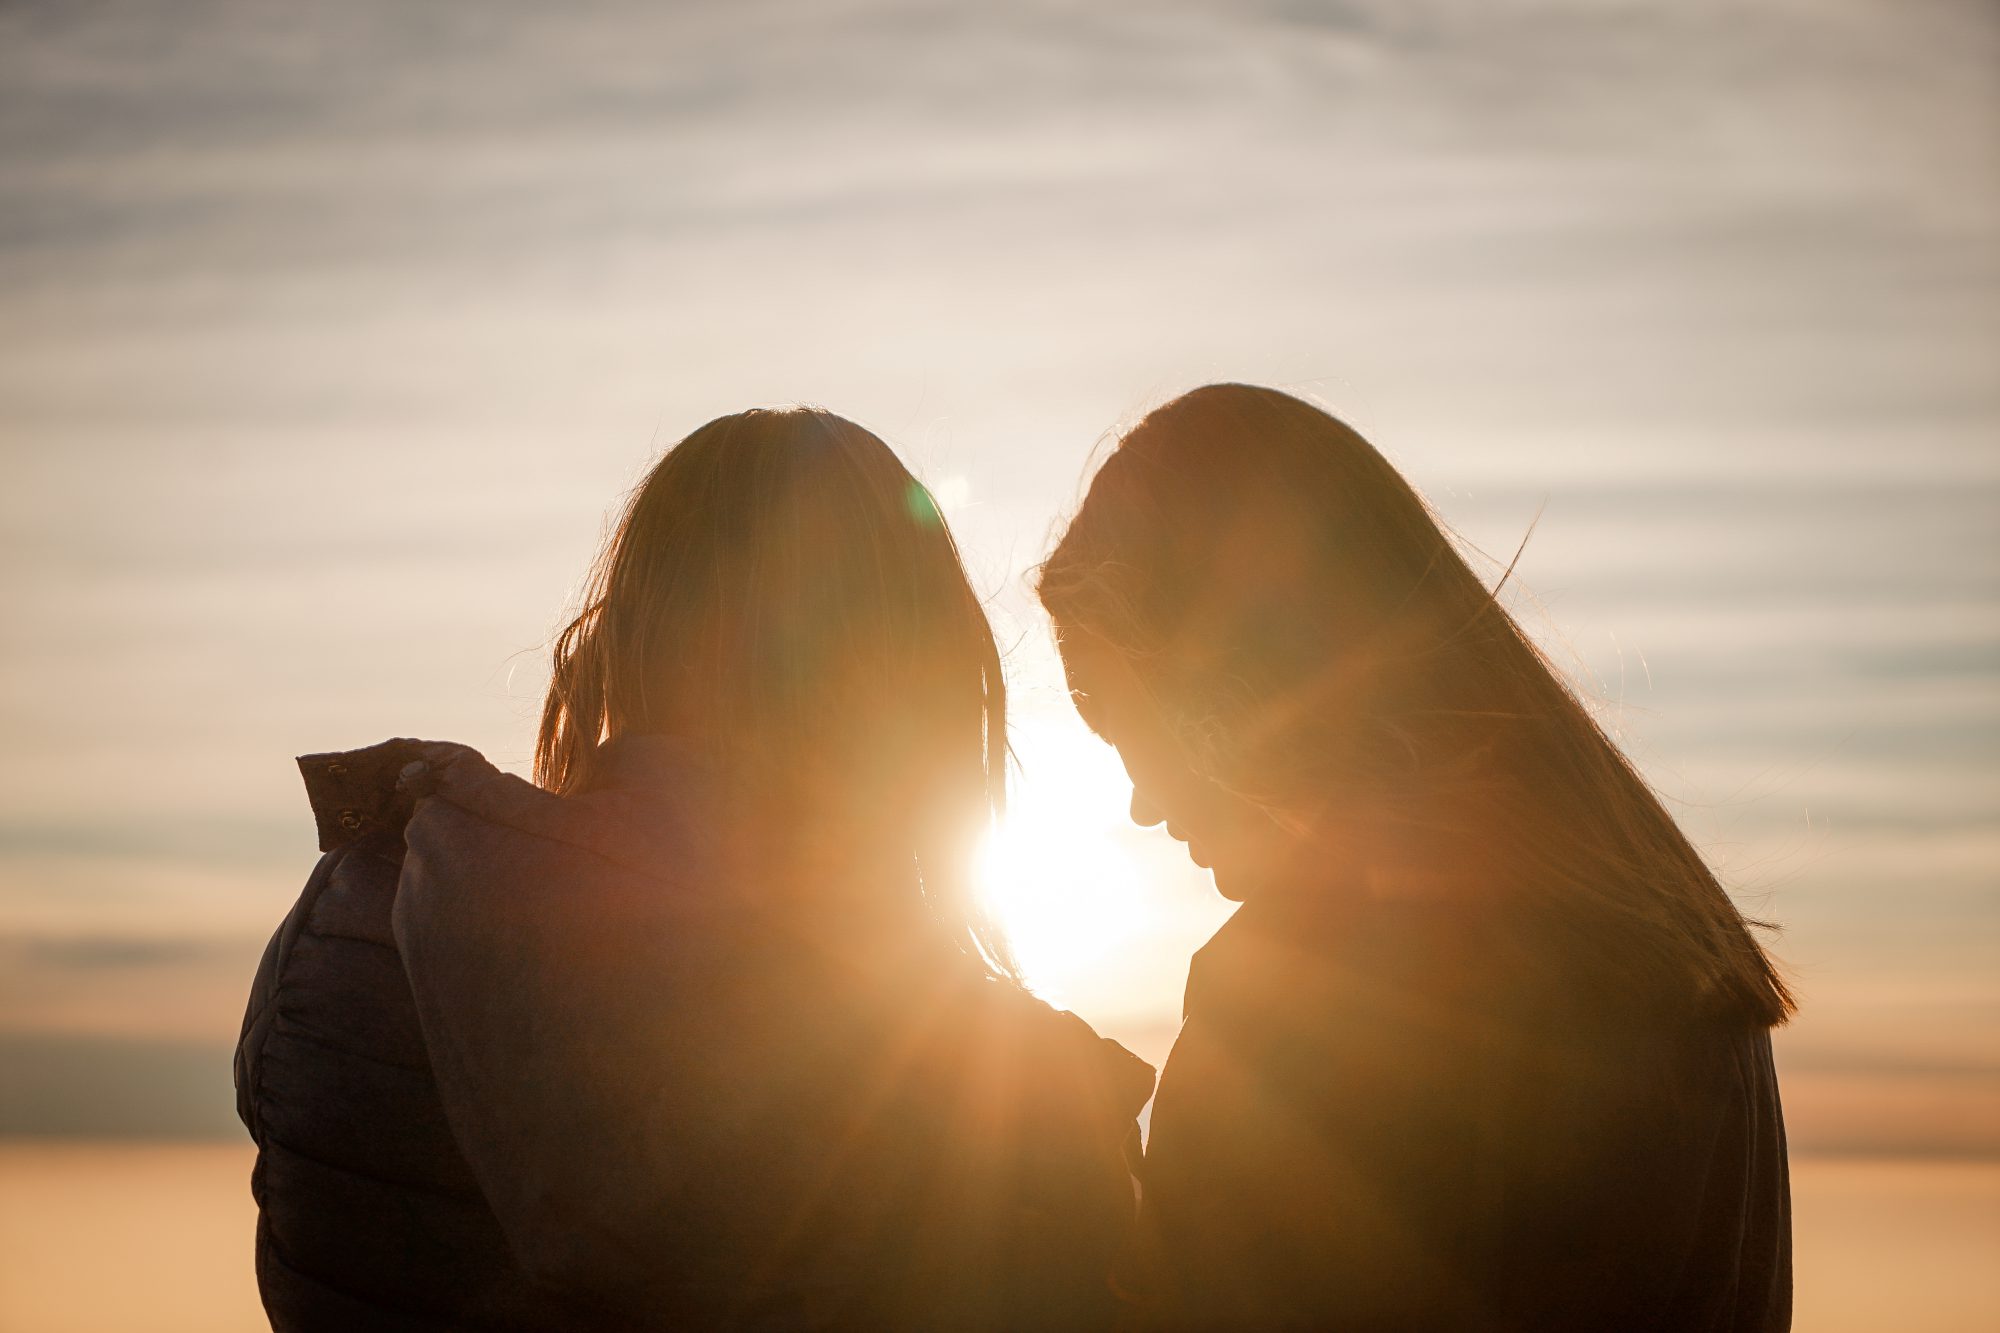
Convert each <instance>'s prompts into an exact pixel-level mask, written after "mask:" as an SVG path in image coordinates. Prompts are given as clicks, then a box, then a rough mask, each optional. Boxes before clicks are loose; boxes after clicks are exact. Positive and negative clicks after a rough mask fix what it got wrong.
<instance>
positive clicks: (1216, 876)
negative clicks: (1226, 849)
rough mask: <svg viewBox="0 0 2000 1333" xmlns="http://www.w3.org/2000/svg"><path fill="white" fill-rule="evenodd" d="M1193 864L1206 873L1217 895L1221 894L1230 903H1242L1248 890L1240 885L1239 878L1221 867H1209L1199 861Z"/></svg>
mask: <svg viewBox="0 0 2000 1333" xmlns="http://www.w3.org/2000/svg"><path fill="white" fill-rule="evenodd" d="M1195 864H1196V865H1198V866H1201V867H1202V868H1203V869H1204V870H1206V871H1208V877H1209V879H1210V880H1212V881H1213V882H1214V884H1215V891H1216V892H1217V893H1219V894H1221V895H1222V896H1223V897H1225V898H1227V899H1228V900H1229V901H1230V902H1232V903H1240V902H1242V901H1243V897H1244V894H1245V893H1246V892H1247V891H1248V890H1247V887H1246V886H1245V885H1243V884H1242V883H1241V880H1240V877H1239V876H1237V875H1236V874H1234V873H1232V872H1231V871H1229V870H1227V869H1225V868H1223V867H1221V866H1211V865H1207V864H1205V863H1204V862H1201V861H1196V862H1195Z"/></svg>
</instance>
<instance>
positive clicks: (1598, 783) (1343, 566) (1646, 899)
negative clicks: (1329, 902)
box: [1039, 384, 1793, 1024]
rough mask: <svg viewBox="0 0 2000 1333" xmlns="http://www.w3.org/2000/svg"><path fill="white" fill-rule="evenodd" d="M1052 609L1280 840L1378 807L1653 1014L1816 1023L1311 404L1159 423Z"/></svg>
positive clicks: (1123, 449) (1376, 461)
mask: <svg viewBox="0 0 2000 1333" xmlns="http://www.w3.org/2000/svg"><path fill="white" fill-rule="evenodd" d="M1039 591H1040V594H1041V598H1042V601H1043V603H1044V605H1045V606H1046V607H1047V608H1048V610H1049V613H1050V615H1051V616H1052V618H1053V619H1054V621H1055V624H1056V626H1057V630H1058V633H1059V634H1063V635H1070V634H1079V633H1082V634H1088V635H1090V636H1092V637H1093V638H1094V639H1096V640H1097V641H1099V642H1100V643H1102V644H1106V645H1109V646H1110V647H1111V648H1112V649H1114V650H1115V651H1117V652H1118V653H1119V654H1120V655H1122V656H1123V657H1124V658H1125V660H1126V661H1127V662H1128V663H1129V664H1130V665H1131V667H1132V670H1133V675H1134V676H1135V677H1136V678H1137V679H1138V680H1139V682H1140V683H1141V685H1142V686H1143V687H1144V688H1145V689H1146V691H1147V693H1148V694H1149V695H1150V696H1151V698H1152V700H1153V703H1154V705H1155V707H1156V708H1157V709H1158V711H1159V713H1160V715H1161V717H1162V719H1163V720H1164V721H1165V722H1166V723H1167V725H1168V727H1169V729H1170V731H1172V732H1173V734H1174V735H1175V736H1176V737H1177V739H1178V740H1179V742H1180V745H1181V748H1182V749H1183V751H1184V753H1185V754H1186V756H1187V758H1188V760H1189V762H1190V763H1191V765H1192V766H1193V767H1194V768H1195V769H1196V771H1198V772H1200V773H1202V774H1204V775H1205V776H1207V777H1208V778H1210V779H1211V780H1213V781H1215V782H1217V783H1218V784H1220V785H1222V786H1223V787H1225V788H1227V789H1229V790H1231V791H1234V792H1236V793H1238V794H1239V795H1242V796H1245V797H1246V798H1248V799H1250V800H1252V801H1255V802H1257V803H1258V804H1260V805H1262V806H1264V807H1265V808H1266V809H1267V810H1270V811H1272V812H1273V814H1274V815H1275V816H1277V817H1279V818H1280V819H1281V820H1283V821H1291V822H1298V821H1300V820H1301V819H1303V820H1304V821H1306V822H1310V821H1312V820H1315V819H1321V818H1338V812H1339V811H1340V810H1341V809H1342V808H1343V807H1348V808H1365V809H1366V810H1367V811H1368V812H1369V816H1370V818H1372V819H1375V820H1377V821H1382V822H1386V823H1389V824H1393V825H1401V826H1402V828H1403V835H1404V836H1405V837H1410V836H1414V837H1416V838H1419V839H1425V838H1428V839H1436V840H1437V841H1438V842H1439V843H1440V844H1442V845H1446V846H1452V847H1456V848H1461V849H1466V850H1469V851H1471V852H1472V853H1473V858H1474V859H1473V860H1472V862H1471V867H1470V868H1473V869H1475V870H1476V871H1478V872H1481V873H1480V874H1479V875H1475V877H1476V878H1486V880H1487V883H1488V887H1489V888H1490V889H1492V891H1493V892H1495V893H1498V892H1499V891H1500V890H1499V888H1498V887H1497V886H1499V885H1503V884H1504V885H1506V886H1507V890H1506V891H1507V892H1509V893H1515V894H1518V895H1520V897H1519V898H1518V899H1516V900H1515V907H1516V908H1519V909H1522V910H1530V911H1534V912H1536V913H1538V918H1537V919H1540V920H1544V921H1551V920H1552V921H1554V922H1556V923H1557V925H1556V927H1555V935H1554V936H1553V938H1556V939H1559V940H1562V941H1564V943H1563V944H1562V946H1561V947H1562V948H1563V949H1564V952H1565V953H1566V954H1567V955H1569V957H1570V958H1571V959H1572V960H1573V959H1577V958H1583V959H1586V960H1587V961H1585V962H1584V963H1583V964H1582V967H1583V968H1584V969H1586V970H1587V971H1589V972H1590V973H1591V974H1592V975H1595V976H1598V977H1601V978H1602V977H1610V978H1614V979H1615V985H1616V986H1617V987H1618V988H1621V989H1629V991H1630V993H1631V994H1632V995H1634V996H1638V995H1652V996H1656V997H1657V996H1668V997H1676V996H1677V997H1682V998H1683V999H1684V1000H1686V1001H1687V1002H1689V1003H1690V1004H1692V1005H1694V1006H1696V1007H1700V1008H1704V1009H1716V1010H1721V1011H1726V1012H1729V1013H1733V1014H1737V1015H1748V1016H1753V1017H1754V1018H1755V1019H1756V1020H1758V1021H1760V1022H1763V1023H1765V1024H1776V1023H1781V1022H1783V1021H1784V1020H1785V1019H1786V1017H1787V1016H1788V1015H1789V1014H1790V1013H1791V1011H1792V1008H1793V1001H1792V997H1791V995H1790V994H1789V992H1788V991H1787V989H1786V986H1785V983H1784V981H1783V979H1782V978H1781V977H1780V976H1779V974H1778V972H1777V969H1776V968H1775V966H1774V965H1773V964H1772V962H1771V960H1770V959H1769V958H1768V957H1767V956H1766V955H1765V953H1764V951H1763V949H1762V948H1761V947H1760V946H1759V945H1758V943H1757V942H1756V940H1755V939H1754V938H1753V937H1752V936H1751V934H1750V932H1749V930H1748V929H1747V926H1746V922H1745V921H1744V919H1743V917H1742V916H1741V915H1740V914H1739V913H1738V911H1737V910H1736V907H1735V905H1734V904H1733V903H1732V902H1731V901H1730V899H1729V896H1728V895H1727V893H1725V892H1724V890H1723V888H1722V886H1721V885H1720V884H1719V883H1718V882H1717V880H1716V877H1715V875H1714V874H1713V873H1712V872H1711V871H1710V869H1709V868H1708V866H1707V865H1706V864H1705V863H1704V862H1703V860H1702V858H1701V856H1700V855H1699V854H1698V853H1697V852H1696V851H1695V849H1694V848H1693V847H1692V846H1691V845H1690V844H1689V842H1688V840H1687V838H1686V836H1685V835H1684V834H1683V833H1682V832H1681V830H1680V829H1679V827H1678V826H1677V825H1676V824H1675V822H1674V820H1673V818H1672V816H1671V815H1669V814H1668V812H1667V810H1666V809H1665V807H1664V806H1663V805H1662V804H1661V802H1660V800H1659V798H1658V797H1657V796H1656V795H1655V794H1654V792H1653V791H1652V790H1651V788H1649V787H1648V786H1647V784H1646V783H1645V781H1644V780H1643V779H1642V778H1641V777H1640V776H1639V774H1638V773H1637V771H1636V770H1635V769H1634V768H1633V766H1632V765H1631V763H1630V762H1629V761H1628V760H1627V759H1626V758H1625V756H1624V755H1623V754H1621V753H1620V752H1619V750H1618V747H1617V746H1616V745H1614V744H1613V743H1612V741H1611V740H1610V738H1609V737H1608V736H1607V735H1606V734H1605V733H1604V731H1603V729H1602V728H1600V727H1599V726H1598V724H1597V722H1596V721H1595V720H1594V719H1593V718H1592V717H1591V716H1590V714H1589V712H1588V710H1586V709H1585V707H1584V706H1583V705H1582V703H1581V702H1580V701H1579V700H1578V699H1577V697H1576V695H1575V694H1574V693H1572V691H1571V690H1570V689H1569V688H1568V687H1567V686H1566V685H1565V684H1564V683H1563V681H1562V679H1561V677H1560V675H1559V674H1558V673H1557V672H1556V671H1555V670H1554V669H1553V668H1552V667H1551V665H1550V663H1549V662H1548V661H1547V659H1546V658H1545V656H1544V655H1543V653H1542V652H1541V650H1540V649H1539V648H1537V647H1536V645H1535V644H1534V643H1533V642H1532V641H1531V640H1530V639H1529V638H1528V637H1527V635H1525V634H1524V633H1523V632H1522V631H1521V629H1520V627H1519V626H1518V625H1517V624H1516V623H1515V622H1514V620H1513V618H1512V617H1511V616H1509V615H1508V614H1507V612H1506V610H1505V609H1504V608H1503V607H1502V606H1501V605H1500V603H1499V602H1498V600H1497V598H1496V595H1495V592H1494V591H1493V590H1489V589H1488V588H1487V587H1486V586H1485V584H1484V583H1483V582H1482V581H1481V580H1480V579H1479V577H1478V576H1477V575H1476V574H1475V573H1474V571H1473V570H1472V568H1471V567H1470V566H1469V565H1468V564H1467V563H1466V561H1465V559H1464V557H1463V556H1461V555H1460V554H1459V552H1458V551H1457V550H1456V549H1455V548H1454V546H1453V544H1452V542H1451V541H1450V540H1449V538H1448V537H1447V535H1446V533H1445V531H1444V529H1443V527H1442V526H1441V524H1440V523H1439V522H1438V521H1437V519H1436V517H1435V516H1434V515H1433V514H1432V513H1431V511H1430V509H1429V508H1428V506H1427V505H1426V504H1425V503H1424V501H1423V500H1422V498H1420V497H1419V496H1418V495H1417V493H1416V491H1415V490H1413V489H1412V488H1411V486H1410V485H1409V483H1408V482H1407V481H1405V480H1404V478H1403V477H1402V476H1401V474H1399V473H1398V472H1397V471H1396V469H1395V468H1394V467H1393V466H1392V465H1391V464H1390V463H1389V462H1388V460H1386V459H1385V458H1383V457H1382V455H1381V454H1380V453H1379V452H1377V451H1376V449H1375V448H1374V447H1373V446H1372V445H1370V444H1369V443H1368V442H1367V441H1366V440H1364V439H1363V438H1362V437H1361V436H1360V435H1358V434H1356V433H1355V432H1354V431H1353V430H1351V429H1349V428H1348V427H1347V426H1346V425H1344V424H1343V423H1342V422H1340V421H1338V420H1336V419H1335V418H1333V417H1332V416H1329V415H1328V414H1327V413H1325V412H1322V411H1321V410H1319V409H1318V408H1316V407H1314V406H1312V405H1311V404H1309V403H1306V402H1303V401H1301V400H1300V399H1297V398H1294V397H1292V396H1290V395H1288V394H1283V393H1279V392H1277V391H1275V390H1272V389H1265V388H1257V387H1252V386H1248V385H1241V384H1217V385H1210V386H1207V387H1205V388H1201V389H1196V390H1194V391H1193V392H1191V393H1188V394H1186V395H1184V396H1182V397H1180V398H1177V399H1175V400H1174V401H1173V402H1170V403H1168V404H1167V405H1165V406H1164V407H1161V408H1159V409H1158V410H1156V411H1154V412H1153V413H1152V414H1150V415H1149V416H1147V417H1146V418H1145V419H1144V420H1142V421H1141V422H1140V423H1139V424H1138V425H1137V426H1135V427H1134V428H1133V429H1132V430H1131V431H1129V432H1128V433H1126V434H1125V436H1124V437H1123V439H1122V440H1121V441H1120V442H1119V444H1118V446H1117V448H1116V449H1115V451H1113V452H1112V453H1111V454H1110V455H1109V457H1108V458H1107V459H1106V461H1105V463H1104V465H1103V467H1102V468H1101V469H1100V470H1099V472H1098V473H1097V475H1096V477H1095V478H1094V479H1093V481H1092V484H1091V487H1090V492H1089V494H1088V496H1087V498H1086V499H1085V500H1084V502H1083V505H1082V507H1081V508H1080V510H1079V511H1078V513H1077V514H1076V517H1075V519H1074V520H1073V521H1072V522H1071V524H1070V526H1069V529H1068V531H1067V532H1066V533H1065V535H1064V536H1063V538H1062V540H1061V542H1060V543H1059V544H1058V545H1057V547H1056V549H1055V551H1054V553H1053V554H1051V555H1050V557H1049V559H1048V561H1047V562H1046V563H1045V564H1044V565H1043V567H1042V570H1041V574H1040V580H1039ZM1489 905H1490V900H1489ZM1507 910H1514V909H1513V908H1509V909H1507ZM1545 961H1548V962H1551V963H1553V962H1554V961H1556V960H1545Z"/></svg>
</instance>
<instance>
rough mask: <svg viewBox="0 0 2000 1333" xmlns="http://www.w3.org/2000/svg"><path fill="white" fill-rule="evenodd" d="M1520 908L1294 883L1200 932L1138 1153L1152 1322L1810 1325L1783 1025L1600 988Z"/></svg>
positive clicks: (1616, 1327)
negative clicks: (1318, 889)
mask: <svg viewBox="0 0 2000 1333" xmlns="http://www.w3.org/2000/svg"><path fill="white" fill-rule="evenodd" d="M1523 929H1524V926H1523V923H1522V922H1521V921H1519V920H1512V921H1504V922H1503V921H1501V920H1499V919H1497V917H1496V916H1494V915H1493V914H1488V913H1481V912H1479V911H1475V910H1466V909H1463V908H1462V907H1445V906H1442V905H1421V904H1414V903H1402V904H1390V903H1382V902H1379V901H1371V900H1369V899H1368V898H1367V897H1366V896H1365V895H1364V894H1361V893H1358V892H1354V893H1340V894H1329V895H1327V896H1325V897H1323V898H1317V899H1315V898H1313V897H1311V896H1310V895H1296V896H1292V897H1284V896H1278V895H1273V896H1271V897H1269V898H1254V897H1253V898H1252V899H1250V900H1249V901H1248V902H1247V903H1246V904H1245V905H1244V906H1243V907H1242V908H1240V909H1239V910H1238V912H1237V914H1236V916H1235V917H1233V918H1232V919H1231V920H1230V921H1229V922H1228V923H1227V924H1226V925H1225V926H1224V927H1223V928H1222V929H1221V930H1220V931H1219V932H1218V933H1217V935H1216V937H1215V938H1214V939H1213V940H1212V941H1210V943H1209V944H1208V945H1207V946H1206V947H1204V948H1203V949H1202V950H1201V951H1200V952H1199V953H1198V954H1197V955H1196V958H1195V962H1194V965H1193V968H1192V971H1191V973H1190V975H1189V980H1188V989H1187V1004H1186V1022H1185V1025H1184V1027H1183V1028H1182V1031H1181V1035H1180V1038H1179V1040H1178V1041H1177V1043H1176V1044H1175V1046H1174V1049H1173V1053H1172V1055H1171V1056H1170V1057H1169V1059H1168V1061H1167V1064H1166V1068H1165V1070H1164V1072H1163V1073H1162V1075H1161V1079H1160V1091H1159V1097H1158V1099H1157V1101H1156V1102H1155V1104H1154V1108H1153V1115H1152V1128H1151V1137H1150V1139H1149V1141H1148V1144H1147V1153H1146V1161H1145V1167H1144V1171H1143V1181H1144V1194H1145V1199H1144V1204H1143V1208H1142V1228H1143V1233H1144V1236H1145V1251H1146V1253H1147V1254H1148V1256H1149V1258H1150V1264H1149V1266H1148V1271H1147V1273H1146V1275H1145V1277H1144V1279H1143V1281H1144V1282H1146V1283H1147V1284H1148V1287H1149V1289H1148V1291H1147V1298H1148V1304H1149V1307H1150V1314H1151V1322H1152V1323H1153V1324H1154V1325H1156V1326H1158V1327H1163V1328H1245V1329H1284V1328H1295V1329H1341V1330H1354V1331H1356V1333H1389V1331H1390V1330H1395V1331H1397V1333H1417V1331H1419V1330H1422V1331H1424V1333H1500V1331H1503V1330H1504V1331H1505V1333H1585V1331H1586V1330H1588V1331H1589V1333H1781V1331H1782V1330H1784V1329H1787V1328H1789V1327H1790V1323H1791V1233H1790V1204H1789V1192H1788V1184H1787V1173H1786V1160H1785V1135H1784V1123H1783V1117H1782V1114H1781V1112H1780V1108H1779V1102H1778V1090H1777V1081H1776V1076H1775V1074H1774V1073H1773V1070H1772V1063H1771V1045H1770V1040H1769V1035H1768V1033H1767V1032H1766V1031H1765V1030H1764V1029H1763V1028H1762V1027H1761V1026H1760V1025H1756V1024H1750V1023H1741V1022H1735V1023H1732V1022H1725V1021H1721V1020H1709V1019H1699V1020H1698V1019H1692V1018H1661V1017H1657V1016H1655V1017H1647V1016H1645V1014H1644V1012H1643V1007H1638V1006H1632V1005H1629V1004H1621V1003H1619V1002H1618V1000H1617V999H1616V998H1615V997H1610V996H1607V995H1605V994H1603V993H1601V992H1600V993H1599V994H1598V995H1597V996H1596V997H1595V998H1592V997H1591V996H1590V995H1589V990H1590V988H1591V987H1592V986H1595V985H1597V984H1599V983H1600V982H1601V980H1602V979H1601V978H1598V979H1596V980H1593V979H1590V978H1588V977H1586V976H1583V975H1575V974H1573V975H1565V974H1564V969H1563V968H1562V966H1561V965H1560V964H1555V965H1551V964H1550V959H1551V958H1552V957H1557V956H1559V955H1560V952H1561V950H1560V949H1549V948H1543V947H1542V946H1540V945H1533V944H1530V945H1529V946H1527V947H1517V946H1519V945H1520V943H1521V940H1522V934H1521V932H1522V931H1523ZM1525 929H1526V930H1528V931H1529V933H1530V936H1531V937H1532V931H1533V926H1532V924H1530V925H1528V926H1526V927H1525ZM1550 938H1555V936H1554V935H1552V936H1550Z"/></svg>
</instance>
